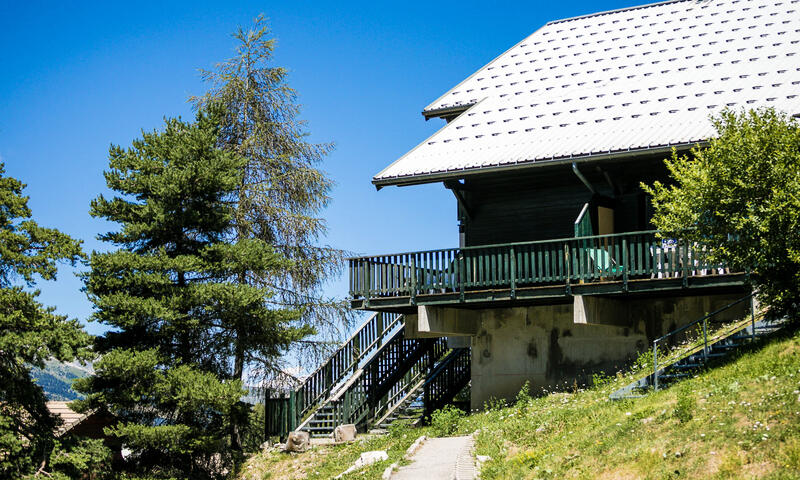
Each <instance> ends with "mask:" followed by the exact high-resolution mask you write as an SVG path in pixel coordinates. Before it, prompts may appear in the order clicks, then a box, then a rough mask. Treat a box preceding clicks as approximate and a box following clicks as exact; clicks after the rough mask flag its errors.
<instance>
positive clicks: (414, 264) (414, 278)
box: [409, 253, 417, 305]
mask: <svg viewBox="0 0 800 480" xmlns="http://www.w3.org/2000/svg"><path fill="white" fill-rule="evenodd" d="M409 293H410V297H411V305H416V304H417V261H416V255H414V254H413V253H412V254H411V292H409Z"/></svg>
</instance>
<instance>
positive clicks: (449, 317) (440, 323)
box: [417, 305, 481, 337]
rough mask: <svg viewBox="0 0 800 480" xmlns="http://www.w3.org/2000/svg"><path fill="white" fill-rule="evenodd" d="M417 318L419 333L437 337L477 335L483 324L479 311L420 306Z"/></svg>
mask: <svg viewBox="0 0 800 480" xmlns="http://www.w3.org/2000/svg"><path fill="white" fill-rule="evenodd" d="M417 316H418V317H419V321H418V323H417V325H418V328H419V333H420V334H421V335H423V334H429V335H435V336H437V337H457V336H464V335H466V336H472V335H476V334H477V333H478V328H479V327H480V322H481V317H480V311H479V310H467V309H460V308H443V307H431V306H427V305H420V306H419V307H417Z"/></svg>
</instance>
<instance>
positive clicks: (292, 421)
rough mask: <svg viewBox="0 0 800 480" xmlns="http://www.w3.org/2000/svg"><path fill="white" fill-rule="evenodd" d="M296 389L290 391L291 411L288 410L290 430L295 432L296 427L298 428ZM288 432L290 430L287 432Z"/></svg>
mask: <svg viewBox="0 0 800 480" xmlns="http://www.w3.org/2000/svg"><path fill="white" fill-rule="evenodd" d="M296 400H297V399H296V398H295V393H294V390H292V391H290V392H289V412H288V417H289V418H288V420H289V425H288V427H289V432H293V431H294V429H295V428H297V404H296ZM287 433H288V432H287Z"/></svg>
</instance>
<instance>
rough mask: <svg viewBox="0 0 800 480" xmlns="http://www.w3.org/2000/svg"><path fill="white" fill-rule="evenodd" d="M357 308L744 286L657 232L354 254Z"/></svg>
mask: <svg viewBox="0 0 800 480" xmlns="http://www.w3.org/2000/svg"><path fill="white" fill-rule="evenodd" d="M349 263H350V296H351V298H352V300H351V305H352V307H353V308H359V309H368V310H396V311H405V310H409V311H410V310H411V309H413V308H415V306H416V305H423V304H424V305H448V304H471V305H476V306H477V304H492V303H494V302H506V303H509V302H510V303H515V302H518V301H536V300H539V301H547V300H552V301H557V300H567V299H568V298H569V297H571V296H572V295H607V294H624V293H629V292H660V291H661V292H663V291H669V290H682V289H698V288H720V287H723V288H724V287H737V286H741V285H743V283H744V281H745V275H744V274H743V273H740V272H731V271H729V269H728V268H727V267H726V266H725V265H722V264H719V263H715V262H713V261H711V259H710V257H709V250H708V249H707V248H706V247H705V246H703V245H699V244H697V243H691V242H688V241H686V240H684V239H681V238H677V239H661V238H658V237H656V232H655V231H645V232H629V233H619V234H613V235H596V236H589V237H575V238H564V239H557V240H545V241H537V242H524V243H511V244H502V245H487V246H480V247H466V248H450V249H444V250H429V251H423V252H409V253H399V254H392V255H379V256H372V257H358V258H351V259H349Z"/></svg>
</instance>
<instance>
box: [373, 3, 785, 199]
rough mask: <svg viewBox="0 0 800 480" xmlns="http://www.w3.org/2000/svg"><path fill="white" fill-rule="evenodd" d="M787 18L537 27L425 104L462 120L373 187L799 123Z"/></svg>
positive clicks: (618, 13) (593, 18)
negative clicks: (733, 127) (718, 124)
mask: <svg viewBox="0 0 800 480" xmlns="http://www.w3.org/2000/svg"><path fill="white" fill-rule="evenodd" d="M799 10H800V0H700V1H698V0H678V1H671V2H662V3H655V4H651V5H643V6H638V7H631V8H626V9H622V10H614V11H610V12H602V13H597V14H592V15H585V16H581V17H575V18H570V19H565V20H559V21H554V22H550V23H548V24H546V25H545V26H543V27H542V28H540V29H539V30H537V31H536V32H534V33H533V34H532V35H530V36H529V37H527V38H526V39H524V40H523V41H522V42H520V43H518V44H517V45H515V46H513V47H512V48H511V49H509V50H508V51H506V52H505V53H503V54H502V55H500V56H499V57H497V58H496V59H494V60H493V61H491V62H490V63H489V64H487V65H486V66H484V67H483V68H481V69H480V70H478V71H477V72H475V73H474V74H472V75H471V76H470V77H468V78H467V79H466V80H464V81H463V82H461V83H459V84H458V85H456V86H455V87H453V88H452V89H451V90H450V91H448V92H447V93H445V94H444V95H442V96H441V97H440V98H439V99H437V100H436V101H434V102H433V103H431V104H430V105H428V106H427V107H426V108H425V110H424V111H423V113H424V114H426V116H435V115H436V113H437V112H438V111H442V112H444V111H450V112H452V111H454V110H455V111H456V112H458V111H460V110H462V109H466V111H465V112H464V113H462V114H461V115H460V116H459V117H458V118H456V119H455V120H453V121H451V122H450V123H449V124H447V125H446V126H444V127H442V129H440V130H439V131H438V132H436V133H435V134H434V135H432V136H431V137H430V138H428V139H427V140H425V141H424V142H422V143H421V144H419V145H418V146H417V147H415V148H414V149H413V150H411V151H410V152H408V153H407V154H405V155H404V156H402V157H401V158H400V159H398V160H397V161H395V162H394V163H392V164H391V165H389V166H388V167H386V168H385V169H384V170H383V171H381V172H380V173H378V174H377V175H376V176H375V177H374V179H373V182H374V183H375V184H376V185H393V184H403V183H424V182H432V181H438V180H441V179H443V178H452V177H459V176H463V175H466V174H469V173H477V172H484V171H491V170H500V169H506V168H513V167H516V166H524V165H532V164H538V163H543V162H553V161H559V160H563V161H570V160H576V159H591V158H597V157H599V156H616V155H620V154H627V153H631V152H634V153H635V152H640V151H647V150H654V149H658V150H666V149H669V148H670V147H673V146H688V145H692V144H695V143H697V142H702V141H704V140H708V139H709V138H710V137H711V136H712V135H713V134H714V130H713V128H712V126H711V123H710V122H709V116H710V115H711V114H714V113H717V112H719V111H720V110H722V109H723V108H725V107H730V108H734V109H738V108H748V109H749V108H756V107H763V106H773V107H775V108H776V109H778V110H782V111H785V112H787V113H790V114H796V113H800V97H799V96H798V95H799V94H800V54H798V50H800V11H799Z"/></svg>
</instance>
